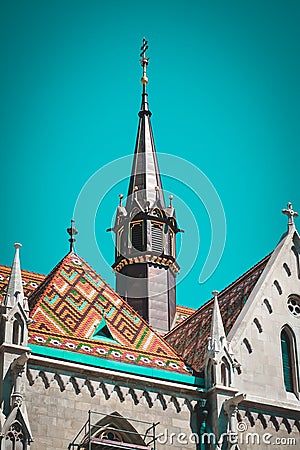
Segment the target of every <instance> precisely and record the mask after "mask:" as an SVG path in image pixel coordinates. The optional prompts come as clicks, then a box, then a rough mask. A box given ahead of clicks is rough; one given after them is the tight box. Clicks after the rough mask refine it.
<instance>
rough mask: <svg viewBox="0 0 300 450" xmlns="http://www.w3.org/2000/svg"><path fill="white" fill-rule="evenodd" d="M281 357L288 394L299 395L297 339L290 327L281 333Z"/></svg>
mask: <svg viewBox="0 0 300 450" xmlns="http://www.w3.org/2000/svg"><path fill="white" fill-rule="evenodd" d="M280 338H281V355H282V368H283V380H284V385H285V389H286V391H287V392H294V393H297V391H298V374H297V365H296V362H297V355H296V346H295V339H294V335H293V333H292V331H291V330H290V329H289V327H287V326H286V327H284V328H283V330H282V331H281V335H280Z"/></svg>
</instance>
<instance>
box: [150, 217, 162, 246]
mask: <svg viewBox="0 0 300 450" xmlns="http://www.w3.org/2000/svg"><path fill="white" fill-rule="evenodd" d="M151 231H152V250H153V251H154V252H158V253H162V251H163V230H162V225H161V224H158V223H152V224H151Z"/></svg>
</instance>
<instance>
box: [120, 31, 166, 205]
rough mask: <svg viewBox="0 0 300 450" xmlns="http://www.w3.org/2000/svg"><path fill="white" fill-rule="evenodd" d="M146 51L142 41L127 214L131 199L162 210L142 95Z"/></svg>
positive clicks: (154, 156) (152, 147) (146, 80)
mask: <svg viewBox="0 0 300 450" xmlns="http://www.w3.org/2000/svg"><path fill="white" fill-rule="evenodd" d="M147 49H148V45H147V41H146V40H145V39H144V41H143V46H142V47H141V50H142V53H141V58H142V59H141V61H140V62H141V65H142V67H143V77H142V80H141V81H142V84H143V93H142V104H141V109H140V111H139V117H140V120H139V126H138V133H137V138H136V144H135V151H134V159H133V164H132V171H131V178H130V183H129V189H128V198H127V202H126V209H127V211H129V210H131V209H132V207H133V206H134V203H135V200H137V201H138V203H139V204H140V205H141V206H142V208H145V207H146V206H147V202H149V203H148V206H150V207H152V206H153V204H154V203H156V204H157V206H159V207H161V208H165V200H164V194H163V190H162V182H161V177H160V172H159V167H158V162H157V156H156V149H155V144H154V138H153V132H152V126H151V121H150V117H151V112H150V110H149V106H148V94H147V92H146V85H147V83H148V77H147V65H148V60H149V58H146V50H147ZM136 188H138V189H136ZM157 197H158V200H159V201H158V202H157Z"/></svg>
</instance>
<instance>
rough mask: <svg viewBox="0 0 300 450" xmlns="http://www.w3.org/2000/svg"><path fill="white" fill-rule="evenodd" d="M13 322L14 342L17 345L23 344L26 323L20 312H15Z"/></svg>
mask: <svg viewBox="0 0 300 450" xmlns="http://www.w3.org/2000/svg"><path fill="white" fill-rule="evenodd" d="M14 319H15V320H14V322H13V335H12V343H13V344H15V345H22V344H23V339H24V325H23V321H22V319H21V317H20V315H19V314H15V317H14Z"/></svg>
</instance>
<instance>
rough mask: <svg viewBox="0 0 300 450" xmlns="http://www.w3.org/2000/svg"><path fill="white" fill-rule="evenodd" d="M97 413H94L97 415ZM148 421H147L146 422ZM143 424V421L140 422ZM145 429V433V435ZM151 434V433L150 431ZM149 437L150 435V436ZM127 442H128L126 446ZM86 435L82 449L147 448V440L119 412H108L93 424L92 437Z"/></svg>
mask: <svg viewBox="0 0 300 450" xmlns="http://www.w3.org/2000/svg"><path fill="white" fill-rule="evenodd" d="M96 414H97V413H94V415H95V417H96ZM145 423H146V422H145ZM140 425H141V423H140ZM148 425H149V424H148ZM145 431H146V430H144V429H143V433H142V434H144V435H145ZM150 434H151V433H150ZM148 438H149V436H148ZM126 444H128V445H127V446H126ZM88 445H89V437H88V436H86V437H85V438H84V441H83V442H82V444H81V446H80V447H79V448H80V449H86V448H91V449H92V450H106V449H110V448H128V447H130V448H140V449H143V448H144V449H145V450H146V449H147V448H149V447H147V445H146V443H145V441H144V440H143V438H142V436H141V434H140V433H139V432H138V431H137V430H136V429H135V428H134V427H133V426H132V424H131V423H130V422H129V421H128V420H126V419H125V418H124V417H122V416H121V415H120V414H119V413H117V412H114V413H113V414H108V415H107V416H105V417H104V418H103V419H101V420H99V421H98V422H97V423H96V424H95V425H91V439H90V445H91V447H88Z"/></svg>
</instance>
